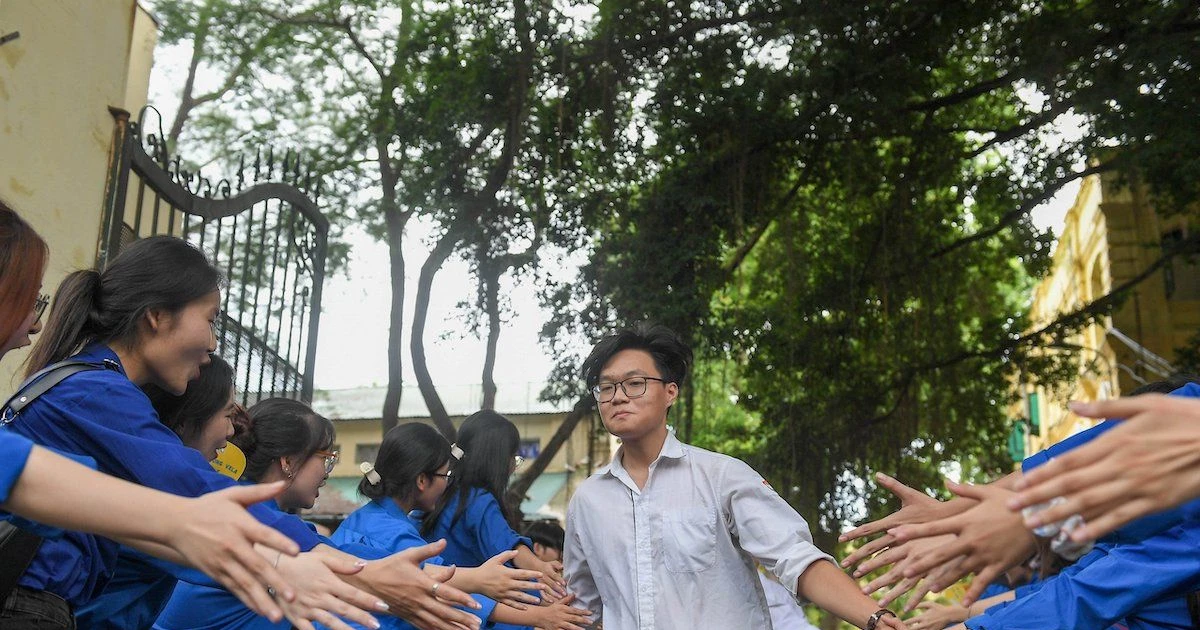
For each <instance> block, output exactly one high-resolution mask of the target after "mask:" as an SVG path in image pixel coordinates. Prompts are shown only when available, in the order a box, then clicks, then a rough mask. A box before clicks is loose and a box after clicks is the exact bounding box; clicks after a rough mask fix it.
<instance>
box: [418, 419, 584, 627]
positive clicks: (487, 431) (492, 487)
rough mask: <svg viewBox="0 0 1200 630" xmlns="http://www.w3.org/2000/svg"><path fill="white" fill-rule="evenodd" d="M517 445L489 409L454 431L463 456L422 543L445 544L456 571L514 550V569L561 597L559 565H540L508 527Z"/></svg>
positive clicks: (505, 422) (514, 434) (506, 424)
mask: <svg viewBox="0 0 1200 630" xmlns="http://www.w3.org/2000/svg"><path fill="white" fill-rule="evenodd" d="M520 444H521V436H520V433H519V432H518V431H517V427H516V425H514V424H513V423H512V422H511V421H510V420H509V419H508V418H505V417H504V416H502V415H500V414H498V413H496V412H495V411H491V410H488V409H485V410H482V411H477V412H475V413H473V414H471V415H470V416H468V417H467V419H466V420H464V421H463V424H462V426H461V427H460V428H459V430H458V442H457V446H458V448H459V449H460V450H461V451H462V455H461V456H460V457H459V461H458V463H457V464H456V465H455V467H454V477H452V478H451V479H450V485H449V488H447V489H446V492H445V494H443V495H442V498H441V499H440V500H439V501H438V503H437V506H436V507H435V508H434V509H433V510H432V511H431V512H430V513H429V514H428V515H427V516H426V517H425V519H424V523H423V526H422V529H421V533H422V534H423V535H424V537H425V540H430V541H432V540H438V539H440V538H445V539H446V550H445V551H444V552H442V558H443V559H445V560H446V562H447V563H450V564H455V565H457V566H460V567H477V566H479V565H481V564H483V563H484V562H485V561H486V560H487V559H488V558H491V557H493V556H495V555H496V554H498V553H501V552H504V551H509V550H516V552H517V555H516V556H515V557H514V558H513V560H512V564H513V565H515V566H516V567H517V568H520V569H528V570H531V571H540V572H541V573H542V574H543V575H544V577H543V578H542V582H543V584H545V585H547V586H549V587H550V588H551V590H552V591H553V592H554V593H555V594H556V595H558V596H563V595H566V591H565V590H564V588H563V586H564V583H563V579H562V564H561V563H557V562H553V563H551V562H544V561H542V560H541V559H540V558H538V557H537V556H536V555H534V553H533V543H532V542H531V541H530V540H529V539H528V538H526V537H524V536H522V535H520V534H518V533H517V532H516V531H514V530H513V528H512V527H511V526H510V525H509V524H510V523H512V522H513V520H514V519H513V517H512V516H513V515H512V513H511V512H510V510H509V509H508V507H507V506H505V504H504V491H505V489H506V488H507V487H508V480H509V478H510V477H511V476H512V474H513V472H515V471H516V468H517V465H518V463H519V462H518V459H517V449H518V448H519V447H520ZM497 628H508V629H510V630H511V628H513V627H512V626H505V625H497Z"/></svg>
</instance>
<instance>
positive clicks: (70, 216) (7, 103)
mask: <svg viewBox="0 0 1200 630" xmlns="http://www.w3.org/2000/svg"><path fill="white" fill-rule="evenodd" d="M11 33H17V37H16V38H15V39H12V40H10V41H8V42H7V43H5V44H3V45H0V198H3V199H4V200H5V201H7V202H8V203H9V204H10V205H11V206H12V207H13V208H14V209H15V210H16V211H17V212H18V213H20V214H21V216H23V217H24V218H25V219H26V220H28V221H29V222H30V223H31V224H32V225H33V227H34V229H36V230H37V231H38V233H39V234H41V235H42V237H43V238H45V239H46V242H47V243H48V244H49V246H50V264H49V267H48V268H47V271H46V277H45V280H44V282H43V291H44V292H45V293H49V294H53V292H54V288H55V287H57V286H58V284H59V283H60V282H61V281H62V279H63V278H64V277H65V276H66V275H67V274H68V273H70V272H72V271H75V270H77V269H86V268H89V267H92V266H93V265H94V264H95V261H96V253H97V246H98V243H99V239H100V223H101V219H102V216H103V203H104V190H105V182H106V179H107V176H108V171H109V168H108V166H109V158H110V155H111V149H112V146H111V145H112V137H113V117H112V115H111V114H110V113H109V108H110V107H115V108H119V109H124V110H127V111H133V112H136V111H138V110H139V109H141V108H142V106H144V105H145V104H146V95H147V90H148V86H149V82H150V66H151V65H152V63H153V53H154V46H155V45H156V44H157V42H158V25H157V24H156V22H155V21H154V19H153V17H152V16H151V15H150V14H149V13H148V12H147V11H146V10H145V9H143V8H142V7H141V6H139V5H138V3H137V2H136V1H135V0H89V1H88V2H77V1H74V0H0V36H3V35H8V34H11ZM25 356H26V355H25V351H17V352H13V353H11V354H10V356H8V357H7V359H6V360H5V361H4V363H3V364H2V365H0V394H4V395H7V393H8V392H11V391H12V389H13V388H14V387H15V386H16V384H17V382H18V381H19V379H17V378H16V376H15V375H16V374H17V373H18V372H19V367H20V363H21V362H22V361H23V360H24V358H25Z"/></svg>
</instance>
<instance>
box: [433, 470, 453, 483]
mask: <svg viewBox="0 0 1200 630" xmlns="http://www.w3.org/2000/svg"><path fill="white" fill-rule="evenodd" d="M429 474H430V475H433V476H434V477H444V478H445V479H446V482H447V483H449V482H450V478H451V477H453V476H454V471H453V470H447V471H446V472H444V473H440V472H435V473H429Z"/></svg>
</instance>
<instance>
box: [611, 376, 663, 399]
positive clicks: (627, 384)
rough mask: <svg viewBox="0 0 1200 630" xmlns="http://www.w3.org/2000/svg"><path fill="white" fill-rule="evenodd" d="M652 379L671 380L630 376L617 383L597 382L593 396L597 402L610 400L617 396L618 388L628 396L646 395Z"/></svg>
mask: <svg viewBox="0 0 1200 630" xmlns="http://www.w3.org/2000/svg"><path fill="white" fill-rule="evenodd" d="M650 381H658V382H659V383H662V384H664V385H665V384H667V383H669V382H671V381H668V380H665V379H661V378H657V377H654V376H630V377H629V378H627V379H625V380H622V381H617V382H615V383H597V384H595V385H593V386H592V396H593V397H594V398H595V399H596V402H602V403H603V402H608V401H610V400H612V399H613V398H615V397H616V396H617V388H618V387H620V388H621V391H623V392H625V397H626V398H639V397H641V396H645V395H646V388H647V387H648V386H649V384H650Z"/></svg>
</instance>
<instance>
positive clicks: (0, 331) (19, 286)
mask: <svg viewBox="0 0 1200 630" xmlns="http://www.w3.org/2000/svg"><path fill="white" fill-rule="evenodd" d="M49 256H50V250H49V248H47V247H46V241H44V240H42V237H40V236H38V233H37V232H35V231H33V228H32V227H30V226H29V224H28V223H26V222H25V220H24V219H22V218H21V217H20V215H18V214H17V213H16V212H15V211H14V210H13V209H12V208H9V207H8V206H7V205H5V203H4V201H2V200H0V342H3V341H4V340H6V339H8V338H9V337H12V336H13V333H15V332H17V330H18V329H19V328H20V327H21V326H22V325H24V324H25V320H26V319H28V317H29V314H30V313H32V312H33V304H34V302H36V301H37V298H38V287H39V286H41V283H42V274H43V273H44V272H45V271H46V261H47V259H48V258H49Z"/></svg>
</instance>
